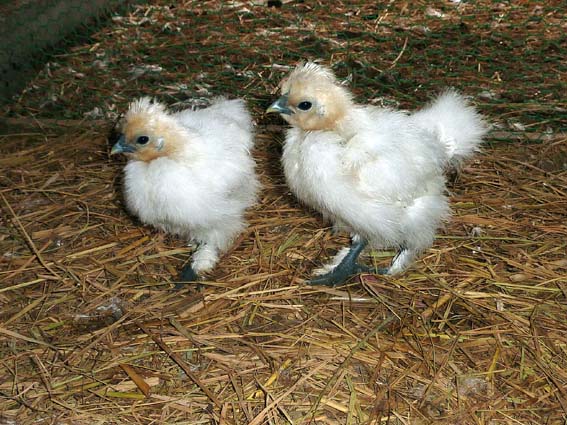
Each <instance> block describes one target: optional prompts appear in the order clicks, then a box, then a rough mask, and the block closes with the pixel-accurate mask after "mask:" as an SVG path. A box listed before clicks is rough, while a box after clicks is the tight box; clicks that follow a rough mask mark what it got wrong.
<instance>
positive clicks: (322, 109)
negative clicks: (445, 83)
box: [266, 62, 352, 131]
mask: <svg viewBox="0 0 567 425" xmlns="http://www.w3.org/2000/svg"><path fill="white" fill-rule="evenodd" d="M280 87H281V94H282V96H281V97H280V98H279V99H278V100H276V101H275V102H274V103H273V104H272V105H271V106H270V107H269V108H268V109H267V111H266V112H268V113H270V112H277V113H279V114H281V116H282V117H283V119H285V120H286V121H287V122H288V123H289V124H291V125H292V126H294V127H299V128H301V129H302V130H304V131H312V130H328V131H332V130H334V129H335V128H336V127H337V125H338V124H339V122H340V120H341V119H342V118H344V116H345V115H346V113H347V111H348V110H349V108H350V107H352V97H351V94H350V93H349V92H348V90H346V89H345V88H344V87H343V86H342V85H341V84H340V83H339V82H338V81H337V79H336V78H335V75H334V74H333V72H332V71H331V70H330V69H328V68H326V67H324V66H321V65H318V64H315V63H312V62H308V63H306V64H299V65H298V66H297V67H296V68H295V69H294V70H293V71H292V72H291V73H290V74H289V76H287V77H286V78H285V79H284V80H283V81H282V82H281V83H280Z"/></svg>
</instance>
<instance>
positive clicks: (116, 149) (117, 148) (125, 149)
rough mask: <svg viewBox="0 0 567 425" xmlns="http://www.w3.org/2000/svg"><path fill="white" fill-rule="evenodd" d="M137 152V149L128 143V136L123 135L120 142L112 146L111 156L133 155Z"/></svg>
mask: <svg viewBox="0 0 567 425" xmlns="http://www.w3.org/2000/svg"><path fill="white" fill-rule="evenodd" d="M132 152H136V148H135V147H134V146H132V145H129V144H128V143H127V142H126V136H124V135H123V134H121V135H120V138H119V139H118V142H116V143H115V144H114V146H112V150H111V151H110V155H115V154H117V153H132Z"/></svg>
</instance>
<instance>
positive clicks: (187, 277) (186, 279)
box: [174, 263, 199, 289]
mask: <svg viewBox="0 0 567 425" xmlns="http://www.w3.org/2000/svg"><path fill="white" fill-rule="evenodd" d="M177 280H178V282H177V283H176V284H175V288H174V289H183V288H185V287H186V285H187V284H188V283H193V282H197V281H198V280H199V275H198V274H197V273H196V272H195V270H193V267H191V264H190V263H189V264H187V265H186V266H185V267H183V268H182V269H181V273H180V274H179V278H178V279H177Z"/></svg>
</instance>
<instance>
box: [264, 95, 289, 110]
mask: <svg viewBox="0 0 567 425" xmlns="http://www.w3.org/2000/svg"><path fill="white" fill-rule="evenodd" d="M287 101H288V99H287V94H284V95H283V96H282V97H280V98H279V99H278V100H276V101H275V102H274V103H272V104H271V105H270V107H269V108H268V109H266V113H267V114H269V113H271V112H275V113H278V114H285V115H291V114H293V111H292V110H291V109H289V106H288V104H287Z"/></svg>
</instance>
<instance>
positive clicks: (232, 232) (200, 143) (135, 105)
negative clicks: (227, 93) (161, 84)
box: [111, 97, 259, 281]
mask: <svg viewBox="0 0 567 425" xmlns="http://www.w3.org/2000/svg"><path fill="white" fill-rule="evenodd" d="M122 133H123V134H122V135H121V136H120V139H119V140H118V142H117V143H116V144H115V145H114V146H113V147H112V151H111V154H117V153H124V154H126V156H127V157H128V163H127V164H126V166H125V167H124V197H125V200H126V206H127V208H128V210H129V211H130V212H131V213H132V214H134V215H136V216H138V217H139V219H140V220H141V221H142V222H143V223H146V224H150V225H152V226H155V227H157V228H159V229H162V230H164V231H166V232H169V233H173V234H177V235H180V236H182V237H184V238H186V239H188V240H191V241H194V242H197V243H198V247H197V249H196V251H195V252H194V253H193V256H192V259H191V263H190V265H188V266H186V267H185V268H184V269H183V271H182V273H181V277H180V280H182V281H194V280H196V279H197V278H198V277H199V276H200V275H202V274H203V273H206V272H208V271H210V270H211V269H213V267H214V266H215V264H216V263H217V261H218V259H219V255H220V254H221V253H223V252H224V251H226V250H227V249H228V248H229V247H230V246H231V244H232V242H233V241H234V239H235V238H236V236H237V235H238V234H239V233H240V232H242V230H243V229H244V228H245V221H244V211H245V210H246V208H248V207H250V206H251V205H252V204H253V203H254V202H255V200H256V192H257V190H258V187H259V184H258V180H257V178H256V175H255V172H254V166H255V164H254V160H253V158H252V156H251V154H250V150H251V149H252V146H253V133H252V120H251V118H250V114H249V113H248V111H247V109H246V105H245V103H244V101H243V100H240V99H237V100H226V99H222V98H221V99H217V100H216V101H215V102H214V103H213V104H212V105H211V106H209V107H208V108H205V109H201V110H191V109H187V110H184V111H180V112H168V111H167V110H166V108H165V107H164V106H163V105H162V104H160V103H158V102H154V101H152V100H151V99H150V98H147V97H144V98H141V99H139V100H135V101H134V102H132V103H131V104H130V107H129V110H128V112H127V113H126V115H125V118H124V122H123V126H122Z"/></svg>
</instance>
